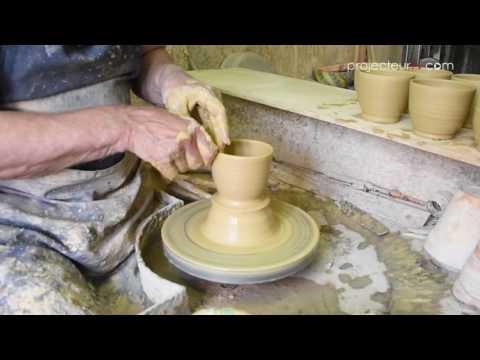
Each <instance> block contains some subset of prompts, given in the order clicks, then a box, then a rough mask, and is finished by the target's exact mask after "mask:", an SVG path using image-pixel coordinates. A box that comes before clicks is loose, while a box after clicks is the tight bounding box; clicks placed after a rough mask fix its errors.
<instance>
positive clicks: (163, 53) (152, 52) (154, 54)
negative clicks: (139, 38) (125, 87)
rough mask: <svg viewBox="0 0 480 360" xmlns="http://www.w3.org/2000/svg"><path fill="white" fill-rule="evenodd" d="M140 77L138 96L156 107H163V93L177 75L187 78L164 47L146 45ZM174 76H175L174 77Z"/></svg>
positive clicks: (135, 88)
mask: <svg viewBox="0 0 480 360" xmlns="http://www.w3.org/2000/svg"><path fill="white" fill-rule="evenodd" d="M143 49H144V50H143V51H144V52H143V57H142V64H141V70H140V75H139V76H138V79H137V81H136V84H135V86H134V91H135V93H136V95H137V96H139V97H141V98H142V99H144V100H146V101H148V102H150V103H152V104H156V105H163V101H162V98H161V97H162V96H161V95H162V91H163V89H164V88H165V87H166V86H168V85H169V81H170V79H171V78H172V77H173V78H174V77H175V75H178V74H179V75H180V76H182V77H183V76H186V75H185V74H184V71H183V69H182V68H181V67H179V66H177V65H175V64H174V63H173V60H172V58H171V57H170V55H169V54H168V52H167V50H166V48H165V47H164V46H158V45H145V46H144V48H143ZM172 75H173V76H172Z"/></svg>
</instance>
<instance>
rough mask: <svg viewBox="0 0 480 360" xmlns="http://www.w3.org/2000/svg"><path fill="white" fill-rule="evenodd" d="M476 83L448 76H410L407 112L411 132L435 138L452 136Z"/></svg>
mask: <svg viewBox="0 0 480 360" xmlns="http://www.w3.org/2000/svg"><path fill="white" fill-rule="evenodd" d="M474 94H475V87H474V86H471V85H467V84H461V83H459V82H454V81H450V80H412V82H411V84H410V100H409V104H410V105H409V106H410V116H411V118H412V124H413V128H414V132H415V133H416V134H417V135H419V136H423V137H426V138H430V139H435V140H446V139H451V138H452V137H454V136H455V134H456V133H457V132H458V130H460V129H461V128H462V126H463V124H464V122H465V120H466V118H467V116H468V113H469V111H470V106H471V104H472V101H473V96H474Z"/></svg>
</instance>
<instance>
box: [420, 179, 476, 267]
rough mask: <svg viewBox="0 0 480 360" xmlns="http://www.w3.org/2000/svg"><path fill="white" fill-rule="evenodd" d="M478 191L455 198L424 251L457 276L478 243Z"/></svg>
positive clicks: (467, 192) (458, 195) (468, 190)
mask: <svg viewBox="0 0 480 360" xmlns="http://www.w3.org/2000/svg"><path fill="white" fill-rule="evenodd" d="M479 219H480V187H468V188H466V189H465V190H463V191H460V192H458V193H457V194H455V196H454V197H453V199H452V200H451V201H450V203H449V204H448V206H447V208H446V209H445V212H444V213H443V215H442V217H441V218H440V220H439V221H438V223H437V225H435V227H434V228H433V230H432V231H431V232H430V234H429V236H428V238H427V241H426V242H425V246H424V249H425V251H426V252H427V253H428V254H429V255H430V257H431V258H432V260H433V261H434V262H435V263H436V264H438V265H439V266H442V267H443V268H445V269H447V270H450V271H454V272H458V271H460V270H461V269H462V267H463V266H464V265H465V263H466V261H467V259H468V257H469V256H470V255H471V254H472V253H473V251H474V250H475V247H476V246H477V245H478V243H479V241H480V221H479Z"/></svg>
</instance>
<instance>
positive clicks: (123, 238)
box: [0, 79, 153, 314]
mask: <svg viewBox="0 0 480 360" xmlns="http://www.w3.org/2000/svg"><path fill="white" fill-rule="evenodd" d="M129 91H130V87H129V85H128V83H127V81H124V80H122V79H116V80H110V81H107V82H104V83H101V84H97V85H94V86H90V87H86V88H82V89H78V90H74V91H70V92H68V93H64V94H61V95H56V96H52V97H50V98H44V99H39V100H34V101H26V102H18V103H15V104H9V105H7V106H5V108H8V109H17V110H21V111H36V112H63V111H71V110H77V109H81V108H86V107H93V106H101V105H115V104H128V103H129V102H130V95H129ZM72 136H75V134H74V133H72ZM120 157H121V156H120ZM139 164H140V161H139V159H138V158H136V157H135V156H134V155H133V154H129V153H127V154H125V155H124V156H123V158H121V160H120V161H119V162H117V163H116V164H115V165H113V166H111V167H108V168H106V169H102V170H93V171H92V170H90V171H87V170H79V169H78V168H72V169H66V170H63V171H61V172H59V173H57V174H53V175H49V176H43V177H37V178H33V179H27V180H0V314H12V313H16V314H18V313H20V314H21V313H48V314H50V313H54V314H56V313H59V314H63V313H69V314H76V313H79V314H83V313H90V312H91V310H89V309H92V308H94V302H95V299H94V298H93V297H91V296H90V295H89V290H91V286H90V285H89V283H88V281H86V280H85V279H84V275H85V276H87V277H89V276H105V275H108V274H109V273H111V272H112V271H113V270H114V269H115V268H116V267H117V266H118V265H119V264H121V263H122V262H123V261H124V260H125V259H126V258H127V257H128V256H129V255H130V254H131V253H132V251H133V247H134V237H133V235H132V233H133V230H132V229H134V228H135V225H136V224H138V222H139V221H140V220H141V218H142V217H144V216H146V215H147V213H148V211H149V206H148V204H149V203H150V202H152V201H153V193H152V191H151V190H147V189H146V188H145V186H144V185H142V184H143V182H142V179H141V174H140V171H139ZM80 168H81V167H80ZM150 210H151V209H150ZM79 270H80V271H79Z"/></svg>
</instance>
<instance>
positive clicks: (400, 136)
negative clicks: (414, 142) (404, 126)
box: [387, 133, 410, 140]
mask: <svg viewBox="0 0 480 360" xmlns="http://www.w3.org/2000/svg"><path fill="white" fill-rule="evenodd" d="M387 137H388V138H389V139H390V140H394V139H410V135H408V134H393V133H388V134H387Z"/></svg>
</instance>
